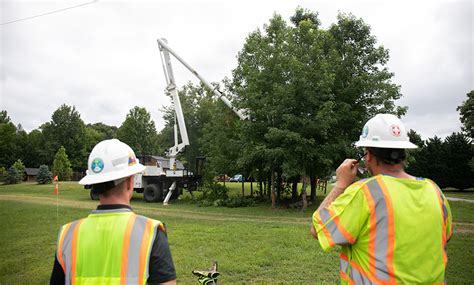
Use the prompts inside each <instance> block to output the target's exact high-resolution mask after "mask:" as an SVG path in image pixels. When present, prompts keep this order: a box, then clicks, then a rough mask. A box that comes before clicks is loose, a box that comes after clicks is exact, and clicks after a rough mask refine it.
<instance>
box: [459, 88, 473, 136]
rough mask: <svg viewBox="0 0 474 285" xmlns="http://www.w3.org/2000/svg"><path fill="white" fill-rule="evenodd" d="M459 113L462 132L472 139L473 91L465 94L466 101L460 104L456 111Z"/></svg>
mask: <svg viewBox="0 0 474 285" xmlns="http://www.w3.org/2000/svg"><path fill="white" fill-rule="evenodd" d="M456 110H457V111H459V115H460V119H461V123H462V124H463V127H462V130H463V131H464V132H465V133H466V134H467V135H468V136H469V137H470V138H471V139H474V90H471V92H469V93H467V100H466V101H464V102H462V104H461V105H460V106H458V107H457V109H456Z"/></svg>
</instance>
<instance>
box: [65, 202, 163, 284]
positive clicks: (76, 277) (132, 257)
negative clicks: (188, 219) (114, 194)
mask: <svg viewBox="0 0 474 285" xmlns="http://www.w3.org/2000/svg"><path fill="white" fill-rule="evenodd" d="M158 227H163V225H162V224H161V223H160V222H159V221H156V220H153V219H149V218H147V217H144V216H140V215H136V214H135V213H133V212H132V211H131V210H130V209H127V208H122V209H114V210H95V211H93V212H92V213H91V214H90V215H89V216H88V217H87V218H85V219H82V220H78V221H74V222H72V223H69V224H67V225H64V226H63V227H62V228H61V230H60V232H59V236H58V243H57V252H56V255H57V259H58V262H59V264H61V267H62V268H63V271H64V274H65V277H66V284H146V281H147V279H148V265H149V259H150V252H151V248H152V245H153V242H154V240H155V237H156V234H157V231H158Z"/></svg>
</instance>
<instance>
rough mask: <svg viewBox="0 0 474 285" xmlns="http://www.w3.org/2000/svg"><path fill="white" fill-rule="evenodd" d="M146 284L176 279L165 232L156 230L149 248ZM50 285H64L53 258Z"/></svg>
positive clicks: (62, 276)
mask: <svg viewBox="0 0 474 285" xmlns="http://www.w3.org/2000/svg"><path fill="white" fill-rule="evenodd" d="M121 208H129V209H130V210H131V209H132V208H131V207H129V206H127V205H99V206H98V207H97V210H112V209H121ZM148 272H149V276H148V280H147V284H160V283H165V282H168V281H171V280H175V279H176V270H175V269H174V264H173V259H172V257H171V251H170V248H169V245H168V236H167V235H166V232H165V231H162V230H158V232H157V234H156V238H155V241H154V243H153V246H152V248H151V254H150V262H149V266H148ZM50 284H65V276H64V271H63V268H62V267H61V265H60V264H59V262H58V259H57V257H56V256H55V257H54V266H53V272H52V273H51V279H50Z"/></svg>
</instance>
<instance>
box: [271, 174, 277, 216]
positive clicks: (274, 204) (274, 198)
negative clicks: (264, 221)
mask: <svg viewBox="0 0 474 285" xmlns="http://www.w3.org/2000/svg"><path fill="white" fill-rule="evenodd" d="M276 180H277V179H276V177H275V173H272V182H271V192H272V209H275V208H276V193H275V192H276V183H277V181H276Z"/></svg>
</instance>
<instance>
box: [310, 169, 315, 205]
mask: <svg viewBox="0 0 474 285" xmlns="http://www.w3.org/2000/svg"><path fill="white" fill-rule="evenodd" d="M310 184H311V201H312V202H315V201H316V177H315V176H314V175H312V176H311V178H310Z"/></svg>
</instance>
